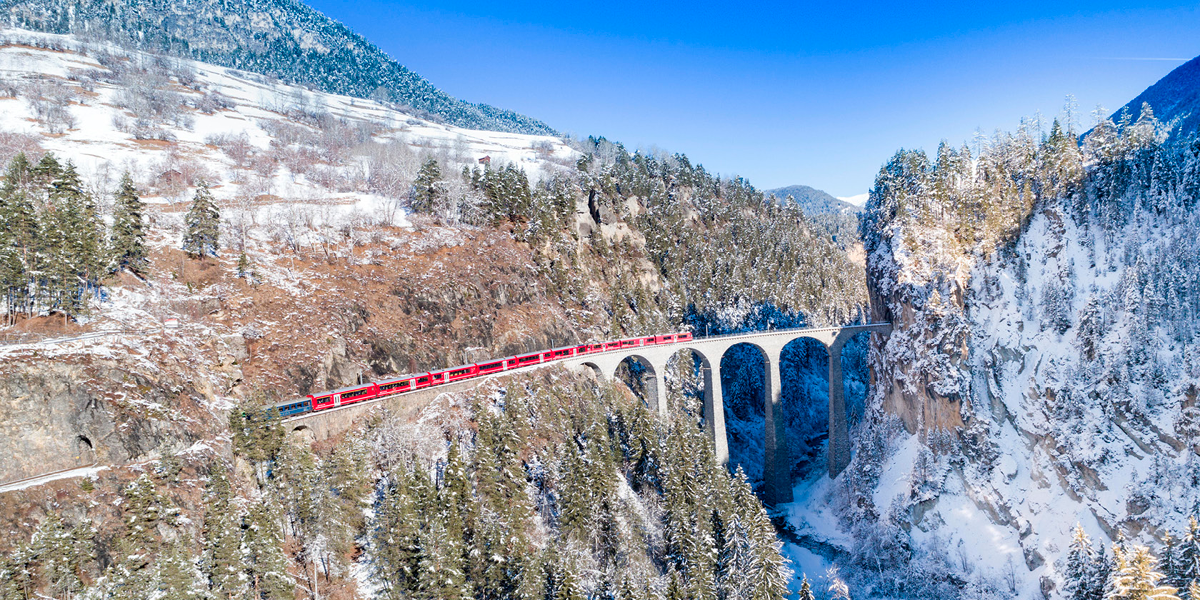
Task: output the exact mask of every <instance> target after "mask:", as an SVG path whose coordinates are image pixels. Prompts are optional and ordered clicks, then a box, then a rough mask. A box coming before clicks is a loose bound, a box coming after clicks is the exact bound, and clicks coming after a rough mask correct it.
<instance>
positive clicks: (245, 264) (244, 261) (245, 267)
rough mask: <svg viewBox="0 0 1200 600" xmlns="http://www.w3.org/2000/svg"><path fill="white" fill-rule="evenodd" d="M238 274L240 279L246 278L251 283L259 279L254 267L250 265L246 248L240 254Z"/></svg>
mask: <svg viewBox="0 0 1200 600" xmlns="http://www.w3.org/2000/svg"><path fill="white" fill-rule="evenodd" d="M236 275H237V277H238V278H239V279H245V280H247V281H249V282H250V283H254V281H255V280H256V279H257V277H256V276H255V273H254V270H253V267H252V266H251V265H250V257H248V256H246V251H245V250H242V251H241V252H240V253H239V254H238V261H237V273H236Z"/></svg>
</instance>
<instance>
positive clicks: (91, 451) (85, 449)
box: [74, 434, 96, 466]
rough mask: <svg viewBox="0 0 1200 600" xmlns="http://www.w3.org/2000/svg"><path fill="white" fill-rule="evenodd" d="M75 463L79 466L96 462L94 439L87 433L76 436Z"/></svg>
mask: <svg viewBox="0 0 1200 600" xmlns="http://www.w3.org/2000/svg"><path fill="white" fill-rule="evenodd" d="M74 451H75V452H74V454H75V464H76V465H78V466H82V465H90V464H93V463H95V462H96V449H95V447H93V446H92V440H91V439H89V438H88V436H86V435H82V434H81V435H77V436H75V447H74Z"/></svg>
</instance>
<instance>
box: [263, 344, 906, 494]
mask: <svg viewBox="0 0 1200 600" xmlns="http://www.w3.org/2000/svg"><path fill="white" fill-rule="evenodd" d="M891 330H892V326H891V324H889V323H874V324H869V325H850V326H846V327H826V328H816V329H779V330H774V331H758V332H752V333H741V334H733V335H724V336H711V337H702V338H696V339H693V340H689V341H685V342H676V343H672V344H663V345H654V346H641V347H633V348H623V349H620V350H611V351H608V352H602V353H598V354H589V355H586V356H579V357H571V358H565V359H562V360H558V361H554V362H550V363H545V364H543V365H537V366H533V367H526V368H540V367H542V366H550V365H559V364H561V365H563V366H566V367H573V368H587V369H591V370H592V371H593V372H594V373H595V374H596V375H597V377H599V378H601V379H608V378H613V377H615V376H616V373H617V368H618V367H619V366H620V365H621V363H622V362H624V361H625V360H627V359H636V360H637V361H638V362H639V363H640V364H642V365H643V366H645V367H646V369H647V371H648V372H649V374H650V375H651V376H652V377H653V379H654V381H655V386H654V389H653V391H650V390H647V392H648V393H647V395H648V396H649V398H648V401H649V402H650V404H651V405H652V407H654V408H655V409H656V410H657V411H658V412H659V413H660V414H663V415H665V414H666V413H667V404H666V402H662V401H660V400H659V398H662V397H663V394H664V390H666V385H665V381H664V375H665V373H666V371H667V366H668V363H669V361H670V360H671V358H672V357H673V356H675V354H676V353H678V352H679V351H681V350H691V351H692V352H694V353H696V354H697V355H698V356H699V359H700V362H701V376H702V378H703V382H704V408H703V411H704V414H703V417H704V422H705V424H706V427H707V429H708V434H709V436H710V437H711V438H712V441H713V448H714V449H715V451H716V458H717V460H718V461H719V462H720V463H721V464H726V463H728V461H729V441H728V437H727V434H726V432H725V410H724V406H725V405H724V401H723V399H722V392H721V358H722V357H724V356H725V353H726V352H728V351H729V349H730V348H732V347H734V346H736V345H738V344H749V345H751V346H754V347H755V348H757V349H758V350H759V352H760V353H761V355H762V357H763V370H764V375H765V377H764V378H763V381H764V386H763V387H764V389H763V399H762V401H763V406H764V411H763V412H764V414H765V415H766V419H765V428H766V431H765V432H764V433H765V436H764V445H765V454H766V456H764V457H763V480H764V481H763V484H764V486H763V488H764V489H763V496H764V497H763V500H764V501H765V502H766V503H768V504H781V503H786V502H791V501H792V481H791V460H790V457H788V456H787V448H788V445H787V439H786V437H785V430H784V423H785V422H784V419H783V414H782V408H783V407H782V404H781V397H780V392H781V389H780V387H781V385H780V383H781V379H780V372H779V364H780V358H781V355H782V353H783V349H784V347H785V346H787V345H788V344H790V343H792V342H794V341H796V340H799V339H801V338H809V339H814V340H817V341H819V342H821V344H823V345H824V346H825V349H826V350H827V351H828V356H829V448H828V452H827V457H828V465H827V466H828V469H829V476H830V477H837V475H838V474H839V473H841V472H842V470H843V469H845V468H846V465H847V464H849V463H850V436H849V431H848V424H847V420H846V399H845V394H844V391H843V389H842V346H843V345H845V343H846V342H847V341H849V340H850V338H852V337H854V336H855V335H858V334H860V333H864V332H866V333H880V334H887V333H890V332H891ZM521 370H525V369H521ZM511 373H513V371H506V372H504V373H500V374H497V375H491V376H488V377H496V376H500V375H503V374H511ZM482 379H486V377H484V378H479V379H472V380H466V381H460V382H456V383H452V384H448V385H441V386H437V387H434V388H426V389H423V390H418V391H415V392H410V393H407V394H398V395H395V396H389V397H387V398H383V399H380V400H377V401H371V402H363V403H361V404H352V405H349V406H344V407H341V408H336V409H331V410H323V411H320V412H316V413H309V414H306V415H300V416H297V417H293V418H290V419H287V421H286V423H287V424H288V426H289V428H290V429H291V430H292V431H293V432H296V433H299V434H302V435H306V436H311V437H313V438H315V439H324V438H327V437H329V436H331V435H334V434H336V433H337V432H339V431H342V430H344V429H346V428H348V427H350V425H351V424H352V423H353V421H354V420H356V419H357V417H358V416H360V415H362V414H365V411H368V410H370V409H371V408H372V407H374V406H379V403H380V402H382V403H384V404H385V405H387V406H388V408H389V409H391V410H399V411H401V412H402V413H409V414H413V415H415V414H416V412H417V411H418V410H419V409H420V407H423V406H425V405H426V404H428V403H429V402H430V401H432V400H433V399H434V398H435V397H437V396H438V395H439V394H442V393H444V392H450V391H458V390H465V389H470V388H473V387H474V386H476V385H479V383H480V381H481V380H482Z"/></svg>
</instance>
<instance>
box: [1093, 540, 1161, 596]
mask: <svg viewBox="0 0 1200 600" xmlns="http://www.w3.org/2000/svg"><path fill="white" fill-rule="evenodd" d="M1114 557H1115V559H1116V565H1117V568H1116V571H1115V572H1114V573H1113V576H1112V579H1111V581H1110V583H1109V586H1108V589H1107V592H1106V593H1105V595H1104V597H1105V599H1106V600H1178V599H1179V597H1178V596H1177V595H1175V588H1173V587H1170V586H1165V585H1160V582H1161V580H1162V578H1163V574H1162V573H1160V572H1159V571H1158V564H1157V562H1158V561H1157V560H1155V558H1154V557H1153V556H1152V555H1151V554H1150V549H1149V548H1147V547H1145V546H1138V545H1134V546H1132V547H1129V548H1119V549H1117V550H1115V555H1114Z"/></svg>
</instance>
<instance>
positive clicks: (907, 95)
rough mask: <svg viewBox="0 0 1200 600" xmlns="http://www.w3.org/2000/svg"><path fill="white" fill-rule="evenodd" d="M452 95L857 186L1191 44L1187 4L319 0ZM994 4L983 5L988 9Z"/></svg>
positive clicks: (1145, 79) (1101, 101)
mask: <svg viewBox="0 0 1200 600" xmlns="http://www.w3.org/2000/svg"><path fill="white" fill-rule="evenodd" d="M310 3H311V4H312V6H314V7H315V8H317V9H318V10H320V11H322V12H324V13H325V14H327V15H329V16H331V17H333V18H335V19H337V20H339V21H342V22H343V23H345V24H347V25H349V26H350V27H351V28H352V29H354V30H355V31H357V32H359V33H360V34H362V35H364V36H365V37H366V38H367V39H369V40H371V41H372V42H374V43H376V44H378V45H379V46H380V47H382V48H383V49H384V50H385V51H387V52H388V53H389V54H391V55H392V57H394V58H395V59H396V60H398V61H399V62H400V63H402V64H404V65H405V66H407V67H409V68H410V69H412V70H414V71H416V72H417V73H419V74H421V75H422V76H424V77H425V78H427V79H429V80H430V81H431V82H432V83H433V84H434V85H436V86H438V87H440V88H441V89H443V90H445V91H446V92H447V93H449V94H451V95H454V96H456V97H459V98H462V99H464V100H470V101H474V102H486V103H489V104H493V105H496V106H501V107H504V108H509V109H513V110H516V111H518V112H522V113H525V114H528V115H530V116H533V117H537V118H540V119H542V120H543V121H545V122H547V123H549V124H550V125H551V126H553V127H555V128H556V129H559V130H560V131H563V132H568V133H572V134H575V135H579V136H586V135H604V136H606V137H608V138H609V139H612V140H617V141H621V142H624V143H625V144H626V146H628V147H631V148H639V147H641V148H651V147H657V148H661V149H665V150H668V151H671V152H683V153H685V154H687V155H688V156H689V157H690V158H691V159H692V161H693V162H699V163H702V164H704V165H705V167H706V168H708V169H709V170H710V171H714V172H718V173H722V174H726V175H731V174H738V175H742V176H744V177H747V178H748V179H749V180H750V181H751V183H753V184H754V185H756V186H757V187H759V188H764V189H765V188H773V187H779V186H784V185H789V184H794V183H802V184H806V185H811V186H814V187H817V188H820V189H824V190H826V191H828V192H830V193H832V194H834V195H837V196H849V195H853V194H858V193H862V192H865V191H866V190H867V189H868V188H869V187H870V186H871V183H872V181H873V179H874V176H875V173H876V172H877V171H878V170H879V167H880V166H881V165H882V164H883V163H884V161H886V160H887V159H888V157H890V156H891V155H892V154H893V153H894V152H895V151H896V150H897V149H899V148H924V149H926V150H928V151H932V150H933V149H935V148H936V147H937V144H938V142H939V141H940V140H943V139H944V140H947V141H949V142H951V143H954V144H961V143H963V142H965V141H969V140H970V139H971V138H972V137H973V136H974V133H975V131H976V130H977V129H982V130H983V131H984V132H986V133H991V132H993V131H995V130H996V129H1005V130H1010V129H1013V128H1015V127H1016V125H1017V123H1018V122H1019V120H1020V119H1021V118H1022V117H1025V116H1033V115H1034V114H1035V113H1038V112H1040V113H1041V114H1042V115H1043V116H1045V117H1053V116H1055V115H1056V114H1057V113H1058V112H1059V111H1060V110H1061V108H1062V106H1063V101H1064V98H1065V97H1066V96H1067V95H1068V94H1072V95H1074V96H1075V97H1076V99H1077V101H1078V105H1079V109H1080V111H1081V112H1082V113H1083V117H1082V119H1081V121H1082V122H1083V123H1082V124H1083V125H1085V126H1087V125H1090V124H1091V117H1090V114H1089V113H1090V112H1091V111H1092V109H1093V108H1095V107H1096V106H1097V105H1103V106H1105V107H1106V108H1108V109H1109V110H1110V111H1111V110H1114V109H1116V108H1117V107H1119V106H1121V105H1122V104H1124V103H1125V102H1127V101H1128V100H1130V99H1131V98H1133V97H1134V96H1136V95H1137V94H1138V93H1139V92H1140V91H1141V90H1143V89H1145V88H1146V87H1148V86H1149V85H1151V84H1153V83H1154V82H1155V81H1157V80H1158V79H1159V78H1160V77H1162V76H1163V75H1166V74H1167V73H1168V72H1169V71H1170V70H1171V69H1173V68H1175V67H1176V66H1178V65H1179V64H1181V63H1182V62H1183V61H1182V60H1144V59H1164V58H1165V59H1187V58H1191V57H1193V56H1195V55H1197V54H1200V8H1198V7H1197V6H1196V5H1195V4H1194V3H1192V4H1183V3H1174V4H1173V3H1163V4H1156V3H1153V2H1144V3H1141V4H1139V5H1137V6H1136V7H1134V6H1132V5H1131V4H1125V5H1121V4H1116V3H1108V2H1104V1H1103V0H1099V1H1093V2H1087V3H1083V2H1075V3H1070V2H1068V3H1057V4H1056V5H1054V6H1048V4H1050V3H1046V2H1027V1H1024V0H1015V1H1009V2H991V3H977V2H962V1H959V2H954V3H946V4H941V3H933V2H929V3H900V2H893V3H889V4H879V5H875V4H854V5H849V4H842V3H837V2H825V3H821V4H814V5H808V4H803V3H792V4H781V5H770V4H751V3H746V4H735V3H715V2H690V3H681V2H670V1H661V2H657V3H655V2H644V1H639V2H631V1H627V0H612V1H609V2H557V3H547V4H542V3H537V2H526V1H522V0H513V1H505V2H490V3H484V2H474V3H464V2H456V3H452V2H441V1H431V2H426V3H422V4H419V5H418V4H411V3H405V2H393V1H390V0H311V1H310ZM985 4H986V6H985Z"/></svg>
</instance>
